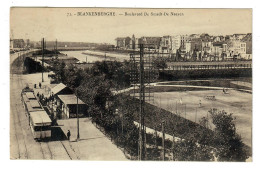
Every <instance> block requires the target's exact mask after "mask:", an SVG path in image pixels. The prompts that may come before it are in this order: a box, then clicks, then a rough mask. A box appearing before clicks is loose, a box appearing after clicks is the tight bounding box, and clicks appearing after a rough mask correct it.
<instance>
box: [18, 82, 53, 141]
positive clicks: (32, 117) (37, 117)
mask: <svg viewBox="0 0 260 169" xmlns="http://www.w3.org/2000/svg"><path fill="white" fill-rule="evenodd" d="M21 97H22V103H23V106H24V109H25V110H26V112H27V116H28V118H29V125H30V128H31V130H32V133H33V137H34V139H37V140H41V139H45V138H50V137H51V124H52V121H51V119H50V117H49V115H48V114H47V112H46V111H45V110H44V109H43V107H42V106H41V104H40V103H39V101H38V100H37V98H36V97H35V95H34V91H33V89H30V88H29V87H26V88H24V89H23V90H22V93H21Z"/></svg>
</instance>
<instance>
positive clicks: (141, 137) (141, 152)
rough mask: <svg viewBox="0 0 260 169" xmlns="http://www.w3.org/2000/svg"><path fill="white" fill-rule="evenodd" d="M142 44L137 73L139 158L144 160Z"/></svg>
mask: <svg viewBox="0 0 260 169" xmlns="http://www.w3.org/2000/svg"><path fill="white" fill-rule="evenodd" d="M143 57H144V46H143V44H140V67H139V68H140V73H139V82H140V88H139V101H140V110H139V154H138V156H139V160H144V154H145V153H146V152H145V149H144V147H145V146H146V145H145V139H144V135H145V133H144V104H145V89H144V58H143Z"/></svg>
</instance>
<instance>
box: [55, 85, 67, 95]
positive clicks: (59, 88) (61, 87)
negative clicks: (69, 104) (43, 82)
mask: <svg viewBox="0 0 260 169" xmlns="http://www.w3.org/2000/svg"><path fill="white" fill-rule="evenodd" d="M66 87H67V86H65V85H64V84H63V83H60V84H58V85H56V86H55V87H53V88H52V89H51V91H52V92H53V94H54V95H55V94H57V93H58V92H60V91H61V90H62V89H65V88H66Z"/></svg>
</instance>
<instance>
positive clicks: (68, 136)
mask: <svg viewBox="0 0 260 169" xmlns="http://www.w3.org/2000/svg"><path fill="white" fill-rule="evenodd" d="M67 138H68V140H69V141H70V130H68V132H67Z"/></svg>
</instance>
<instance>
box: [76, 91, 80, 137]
mask: <svg viewBox="0 0 260 169" xmlns="http://www.w3.org/2000/svg"><path fill="white" fill-rule="evenodd" d="M76 97H77V129H78V130H77V131H78V134H77V141H79V98H78V96H76Z"/></svg>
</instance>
